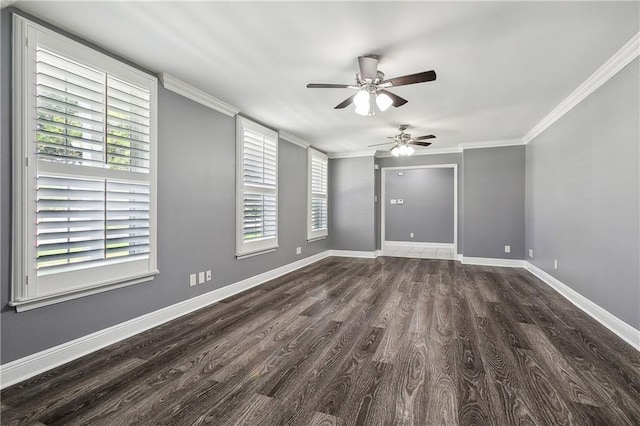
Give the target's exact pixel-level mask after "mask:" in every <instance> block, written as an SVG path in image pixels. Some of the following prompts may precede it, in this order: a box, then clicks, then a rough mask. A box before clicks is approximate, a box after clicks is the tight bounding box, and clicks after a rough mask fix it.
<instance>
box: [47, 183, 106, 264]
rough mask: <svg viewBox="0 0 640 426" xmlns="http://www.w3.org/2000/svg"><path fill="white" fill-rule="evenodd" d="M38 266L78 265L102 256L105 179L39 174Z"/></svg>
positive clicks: (99, 258)
mask: <svg viewBox="0 0 640 426" xmlns="http://www.w3.org/2000/svg"><path fill="white" fill-rule="evenodd" d="M37 180H38V183H37V189H36V192H37V228H36V229H37V237H36V247H37V269H38V273H39V274H40V273H41V272H42V271H44V270H45V269H46V270H48V271H51V270H55V267H59V266H67V265H69V264H81V263H86V262H91V261H95V260H101V259H103V257H104V231H105V222H104V214H105V190H104V189H105V188H104V181H100V180H89V179H72V178H58V177H53V176H39V177H38V179H37Z"/></svg>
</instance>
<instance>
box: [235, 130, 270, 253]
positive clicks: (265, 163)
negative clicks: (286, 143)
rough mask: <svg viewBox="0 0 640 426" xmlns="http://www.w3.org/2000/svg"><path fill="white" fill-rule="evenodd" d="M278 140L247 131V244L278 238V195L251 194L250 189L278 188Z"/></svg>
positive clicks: (244, 154)
mask: <svg viewBox="0 0 640 426" xmlns="http://www.w3.org/2000/svg"><path fill="white" fill-rule="evenodd" d="M276 144H277V141H276V140H274V139H272V138H269V137H267V136H265V135H262V134H260V133H258V132H254V131H251V130H245V131H244V141H243V159H242V166H243V167H242V168H243V183H244V186H245V187H246V188H247V189H246V190H245V194H244V200H243V226H242V232H243V239H244V240H245V241H249V240H256V239H263V238H273V237H275V236H276V224H277V217H276V216H277V209H276V197H275V195H271V194H266V193H259V192H249V191H250V189H249V188H254V189H255V188H264V189H272V190H273V189H275V188H276V185H277V164H276V158H277V151H276V150H277V145H276Z"/></svg>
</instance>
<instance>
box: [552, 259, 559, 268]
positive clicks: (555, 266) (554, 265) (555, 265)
mask: <svg viewBox="0 0 640 426" xmlns="http://www.w3.org/2000/svg"><path fill="white" fill-rule="evenodd" d="M553 269H558V259H553Z"/></svg>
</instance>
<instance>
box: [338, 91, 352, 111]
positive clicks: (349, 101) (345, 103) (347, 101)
mask: <svg viewBox="0 0 640 426" xmlns="http://www.w3.org/2000/svg"><path fill="white" fill-rule="evenodd" d="M356 95H357V93H356ZM356 95H352V96H349V97H348V98H347V99H345V100H344V101H342V102H340V103H339V104H338V105H336V106H335V107H333V109H342V108H346V107H348V106H349V105H351V104H352V103H353V98H355V97H356Z"/></svg>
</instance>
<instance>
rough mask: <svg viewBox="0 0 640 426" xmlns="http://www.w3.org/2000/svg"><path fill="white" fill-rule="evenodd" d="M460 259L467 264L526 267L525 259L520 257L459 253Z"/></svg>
mask: <svg viewBox="0 0 640 426" xmlns="http://www.w3.org/2000/svg"><path fill="white" fill-rule="evenodd" d="M459 259H460V261H461V262H462V263H463V264H465V265H479V266H501V267H503V268H524V263H525V261H524V260H520V259H496V258H492V257H469V256H463V255H459Z"/></svg>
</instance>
